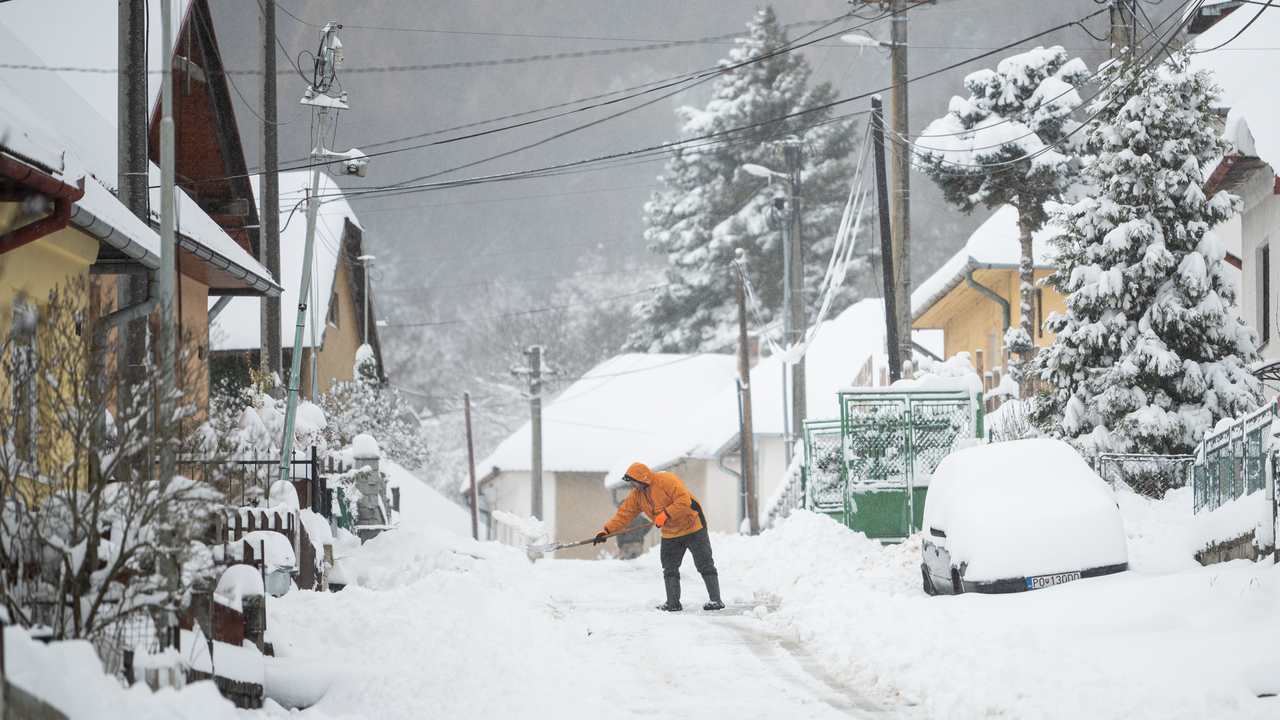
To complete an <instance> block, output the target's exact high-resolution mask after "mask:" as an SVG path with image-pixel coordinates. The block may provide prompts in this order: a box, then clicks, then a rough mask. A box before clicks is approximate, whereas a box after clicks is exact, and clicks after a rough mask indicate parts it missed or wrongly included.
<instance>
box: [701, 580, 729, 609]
mask: <svg viewBox="0 0 1280 720" xmlns="http://www.w3.org/2000/svg"><path fill="white" fill-rule="evenodd" d="M702 581H703V582H705V583H706V584H707V597H709V598H711V601H710V602H708V603H707V604H706V605H703V606H702V609H703V610H723V609H724V603H722V602H720V576H719V575H703V576H702Z"/></svg>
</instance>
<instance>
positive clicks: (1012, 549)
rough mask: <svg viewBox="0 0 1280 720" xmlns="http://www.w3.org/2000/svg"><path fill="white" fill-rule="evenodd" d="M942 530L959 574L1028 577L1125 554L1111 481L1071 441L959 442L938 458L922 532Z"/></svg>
mask: <svg viewBox="0 0 1280 720" xmlns="http://www.w3.org/2000/svg"><path fill="white" fill-rule="evenodd" d="M931 528H936V529H938V530H940V531H942V532H945V533H946V540H944V541H943V542H944V543H945V545H946V547H947V550H948V551H949V552H950V553H951V562H952V564H953V565H957V566H958V565H960V564H961V563H967V564H968V569H967V570H966V571H965V574H964V577H965V580H969V581H974V582H981V581H990V580H999V579H1004V578H1013V577H1031V576H1036V575H1050V574H1053V573H1061V572H1074V571H1079V570H1086V569H1089V568H1096V567H1103V566H1107V565H1118V564H1120V563H1126V562H1128V557H1129V555H1128V548H1127V546H1126V541H1125V531H1124V524H1123V522H1122V521H1121V519H1120V512H1119V509H1118V508H1117V506H1116V498H1115V495H1114V493H1112V491H1111V488H1110V487H1109V486H1108V485H1107V484H1106V482H1104V481H1103V480H1102V478H1101V477H1099V476H1098V474H1097V473H1095V472H1094V471H1093V470H1092V469H1091V468H1090V467H1089V465H1088V464H1087V463H1086V462H1085V461H1084V459H1083V458H1081V457H1080V455H1079V453H1077V452H1076V451H1075V450H1074V449H1073V448H1072V447H1071V446H1070V445H1067V444H1066V443H1064V442H1062V441H1060V440H1045V439H1034V440H1017V441H1013V442H1006V443H996V444H993V445H982V446H979V447H974V448H969V449H966V450H961V451H959V452H956V453H952V454H951V455H948V456H947V457H946V458H944V459H943V461H942V462H941V463H940V464H939V465H938V469H937V470H936V471H935V472H934V474H933V481H932V484H931V485H930V487H929V495H928V499H927V500H926V501H925V509H924V531H925V533H926V537H929V535H928V533H930V532H931Z"/></svg>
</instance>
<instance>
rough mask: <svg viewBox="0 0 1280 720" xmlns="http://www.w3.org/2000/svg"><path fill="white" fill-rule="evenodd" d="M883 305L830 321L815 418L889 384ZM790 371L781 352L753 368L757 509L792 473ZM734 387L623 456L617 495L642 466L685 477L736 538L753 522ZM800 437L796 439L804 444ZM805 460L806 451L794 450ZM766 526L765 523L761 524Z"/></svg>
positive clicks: (820, 357)
mask: <svg viewBox="0 0 1280 720" xmlns="http://www.w3.org/2000/svg"><path fill="white" fill-rule="evenodd" d="M887 369H888V358H887V355H886V351H885V325H884V301H883V300H880V299H879V298H873V299H867V300H862V301H861V302H858V303H856V304H854V305H852V306H851V307H849V308H846V309H845V310H844V311H843V312H842V313H840V315H839V316H837V317H836V318H834V319H832V320H828V321H826V322H824V323H823V324H822V325H821V326H820V327H819V328H818V331H817V332H816V333H815V334H814V335H813V339H812V342H811V345H810V346H809V349H808V351H807V352H806V353H805V401H806V412H807V413H808V419H809V420H815V419H839V418H840V404H839V396H838V393H839V391H840V390H842V389H845V388H849V387H875V386H879V385H883V384H885V383H886V382H887V381H888V373H887ZM789 374H790V368H789V367H788V366H787V365H785V364H784V363H783V362H782V359H781V357H780V356H779V355H778V354H776V353H775V354H774V355H771V356H769V357H765V358H762V359H760V360H759V362H757V363H755V364H754V366H753V367H752V369H751V409H752V413H751V418H752V420H751V422H752V435H753V441H754V447H753V455H754V457H755V479H756V497H757V510H758V511H759V512H760V513H763V504H764V502H765V501H766V500H767V499H768V498H769V497H770V496H771V495H772V494H773V492H774V490H776V489H777V487H778V483H779V482H781V480H782V478H783V476H784V475H785V472H786V469H787V460H786V458H787V448H786V441H785V440H784V435H783V431H784V428H785V427H786V426H787V424H788V423H787V418H786V417H785V415H784V407H785V408H787V409H789V408H790V403H789V401H786V399H785V398H784V395H783V382H784V375H787V376H789ZM739 407H740V406H739V399H738V388H737V386H736V383H730V384H729V385H728V386H726V387H725V388H723V389H722V390H721V391H720V393H719V394H718V395H717V396H716V397H715V398H713V399H712V400H711V401H709V402H707V403H705V405H704V406H703V407H702V408H701V410H700V412H698V413H696V414H694V415H691V416H689V417H687V418H686V419H685V420H684V421H683V422H681V423H672V424H670V425H669V426H667V427H664V428H662V432H661V434H660V435H658V436H656V437H653V438H651V439H648V440H646V441H644V442H643V443H642V444H640V445H637V446H635V447H633V448H631V449H630V450H629V452H627V453H625V454H624V455H622V456H620V457H619V458H618V459H617V460H616V461H615V462H614V464H613V465H612V466H611V467H610V469H609V472H608V473H607V474H606V478H605V484H606V486H607V487H608V488H609V489H610V491H612V492H615V493H616V492H617V491H619V490H625V489H626V485H625V483H624V482H623V481H622V473H623V471H625V470H626V467H627V465H629V464H630V463H631V462H634V461H637V460H638V461H640V462H643V463H645V464H646V465H649V466H650V467H651V468H653V469H655V470H667V471H670V472H674V473H675V474H677V475H679V476H680V477H681V479H683V480H684V481H685V483H686V484H687V485H688V486H689V488H690V489H691V490H693V493H694V495H696V496H697V497H698V498H699V499H700V500H701V501H702V505H703V507H704V508H705V509H706V516H707V525H708V526H709V529H710V530H711V531H712V532H725V533H737V532H739V531H741V530H743V529H744V528H745V525H744V520H745V519H746V517H747V511H746V502H745V489H744V487H743V480H742V475H741V470H742V459H741V432H740V423H739V416H740V410H739ZM800 440H801V438H795V441H797V442H798V441H800ZM794 454H796V455H803V449H802V448H800V447H799V446H797V447H795V448H794ZM761 520H763V518H761Z"/></svg>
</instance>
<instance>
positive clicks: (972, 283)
mask: <svg viewBox="0 0 1280 720" xmlns="http://www.w3.org/2000/svg"><path fill="white" fill-rule="evenodd" d="M964 281H965V282H966V283H968V284H969V287H971V288H973V289H974V290H977V291H978V292H980V293H982V294H983V295H985V296H986V297H987V298H989V299H990V300H991V301H992V302H994V303H995V304H997V305H999V306H1000V314H1001V318H1000V319H1001V321H1002V322H1003V323H1004V325H1003V327H1001V328H1000V329H1001V330H1002V331H1003V330H1008V329H1009V301H1008V300H1005V299H1004V298H1002V297H1000V296H999V295H997V294H996V293H995V291H994V290H992V289H991V288H989V287H987V286H985V285H980V284H979V283H978V281H977V280H974V279H973V271H972V270H967V271H965V274H964Z"/></svg>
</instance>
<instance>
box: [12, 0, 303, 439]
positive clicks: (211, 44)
mask: <svg viewBox="0 0 1280 720" xmlns="http://www.w3.org/2000/svg"><path fill="white" fill-rule="evenodd" d="M148 13H149V16H150V17H153V18H158V17H159V16H160V7H159V2H158V0H148ZM173 19H174V34H173V39H174V47H173V48H172V49H171V51H170V52H171V53H172V56H173V58H174V68H175V73H180V74H179V75H178V76H177V77H175V82H174V121H175V128H174V129H175V143H176V148H175V172H176V178H177V181H178V183H179V189H181V190H182V192H179V193H177V196H176V199H177V206H178V207H177V212H176V235H177V242H178V246H179V252H178V255H177V258H176V264H177V267H178V277H177V282H176V284H175V288H176V292H177V299H176V309H175V315H176V322H177V325H178V327H177V337H178V339H179V342H180V343H182V347H183V350H184V351H185V352H184V355H185V357H186V358H187V360H186V361H184V362H182V363H180V365H179V367H178V378H177V379H178V382H179V385H180V387H182V388H183V389H184V392H185V394H186V396H187V397H188V398H192V399H193V400H194V401H195V404H196V407H197V410H198V413H199V416H203V414H204V412H205V411H206V408H207V397H208V363H207V358H208V352H209V339H208V324H209V314H208V307H209V297H211V296H214V297H218V296H239V295H248V296H261V295H264V294H266V295H272V296H276V295H279V293H280V286H279V285H278V284H277V283H276V281H275V280H274V279H273V278H272V277H271V276H270V274H269V273H268V272H267V271H266V270H265V268H263V267H262V265H261V264H259V263H258V262H257V260H255V259H254V255H255V254H256V251H257V236H256V226H257V225H258V222H257V211H256V205H255V204H254V203H253V198H252V194H251V192H250V188H249V183H248V180H247V176H248V172H247V167H246V164H245V161H244V153H243V149H242V147H241V144H240V137H239V133H238V129H237V127H236V121H235V116H234V113H233V112H232V111H231V98H230V90H229V88H228V86H227V80H226V76H225V74H224V73H223V72H222V69H221V68H222V65H221V58H220V54H219V51H218V48H217V41H216V38H215V37H214V35H213V29H212V27H213V26H212V22H211V19H210V16H209V8H208V4H207V2H206V0H185V1H180V2H177V3H175V11H174V13H173ZM118 23H119V12H118V8H117V7H116V4H115V3H101V2H94V1H93V0H66V1H65V2H61V3H58V4H56V5H54V4H48V3H13V4H5V5H4V6H3V7H0V25H3V26H4V27H5V28H6V29H7V31H8V32H9V33H11V34H12V35H13V36H14V37H15V43H6V46H10V45H12V48H11V53H12V54H13V55H15V56H16V55H22V56H24V57H25V58H26V62H21V63H19V62H14V63H11V68H10V69H8V70H6V71H5V72H4V77H5V78H7V79H9V80H10V82H11V83H12V84H14V85H15V87H17V86H23V85H25V87H26V89H27V91H28V92H29V93H30V95H29V96H30V97H32V98H34V101H33V102H34V104H35V105H36V106H37V107H38V108H40V109H43V110H45V111H50V110H51V108H53V107H56V108H57V115H58V117H57V118H56V122H55V126H60V127H61V128H62V129H63V132H62V135H63V136H65V137H68V138H71V139H72V141H73V142H74V143H76V145H75V147H74V151H75V152H76V155H77V156H78V157H79V158H81V160H82V161H83V162H84V163H85V165H86V167H87V168H88V171H89V173H90V174H91V175H92V176H93V177H94V178H96V179H97V181H98V182H99V184H100V185H101V186H103V187H105V188H107V189H108V190H109V191H110V193H111V194H113V195H118V188H117V183H118V174H117V168H118V157H117V147H118V131H117V128H118V125H119V123H118V120H119V108H118V82H117V78H116V74H115V73H103V72H83V70H101V69H110V68H115V67H116V66H117V65H118V61H119V47H118V44H119V43H118ZM153 25H157V24H153ZM160 44H161V33H160V28H159V27H158V26H149V27H148V32H147V46H148V70H149V72H148V74H147V75H148V82H147V103H148V104H147V107H148V117H147V123H148V126H149V130H150V131H149V143H148V145H149V147H148V153H149V156H150V159H151V162H150V163H149V168H148V170H149V178H148V185H149V186H150V187H151V188H152V189H151V192H150V203H149V204H150V208H151V209H150V212H149V217H148V223H147V224H148V225H150V227H151V229H153V230H156V229H158V228H159V225H160V214H159V206H160V190H159V184H160V182H159V179H160V175H159V168H158V166H157V165H156V163H157V162H158V161H159V137H158V127H159V122H160V85H161V82H160V80H161V78H160V73H159V71H160V68H161V64H162V63H161V61H162V59H163V56H164V54H163V52H162V49H161V47H160ZM19 47H23V50H21V51H19V50H18V48H19ZM12 66H37V67H38V66H44V67H50V68H58V70H52V69H51V70H45V71H32V70H23V69H17V68H16V67H12ZM46 85H47V86H48V89H46V87H45V86H46ZM54 96H58V97H62V98H64V99H65V100H66V102H65V103H62V104H61V105H53V106H51V105H50V104H49V103H50V100H51V98H53V97H54ZM95 192H96V191H95ZM121 221H122V222H124V220H123V219H121ZM72 223H73V224H75V220H74V219H73V220H72ZM157 257H158V253H157ZM156 267H158V260H157V261H156V264H155V265H154V266H152V265H149V264H148V263H146V262H140V261H139V259H138V257H137V252H131V251H130V250H120V249H118V248H116V247H115V246H113V245H111V244H110V243H106V244H104V245H103V246H102V248H101V250H100V251H99V252H98V254H97V257H96V259H95V261H94V263H93V268H92V269H91V271H90V272H91V276H92V277H93V280H94V284H95V285H96V289H97V297H98V298H99V299H100V302H101V303H102V304H103V306H104V307H111V306H114V305H115V304H116V303H117V300H116V298H117V292H116V285H117V277H118V276H119V275H121V274H126V273H128V274H137V273H143V272H145V271H148V270H154V269H155V268H156Z"/></svg>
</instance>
